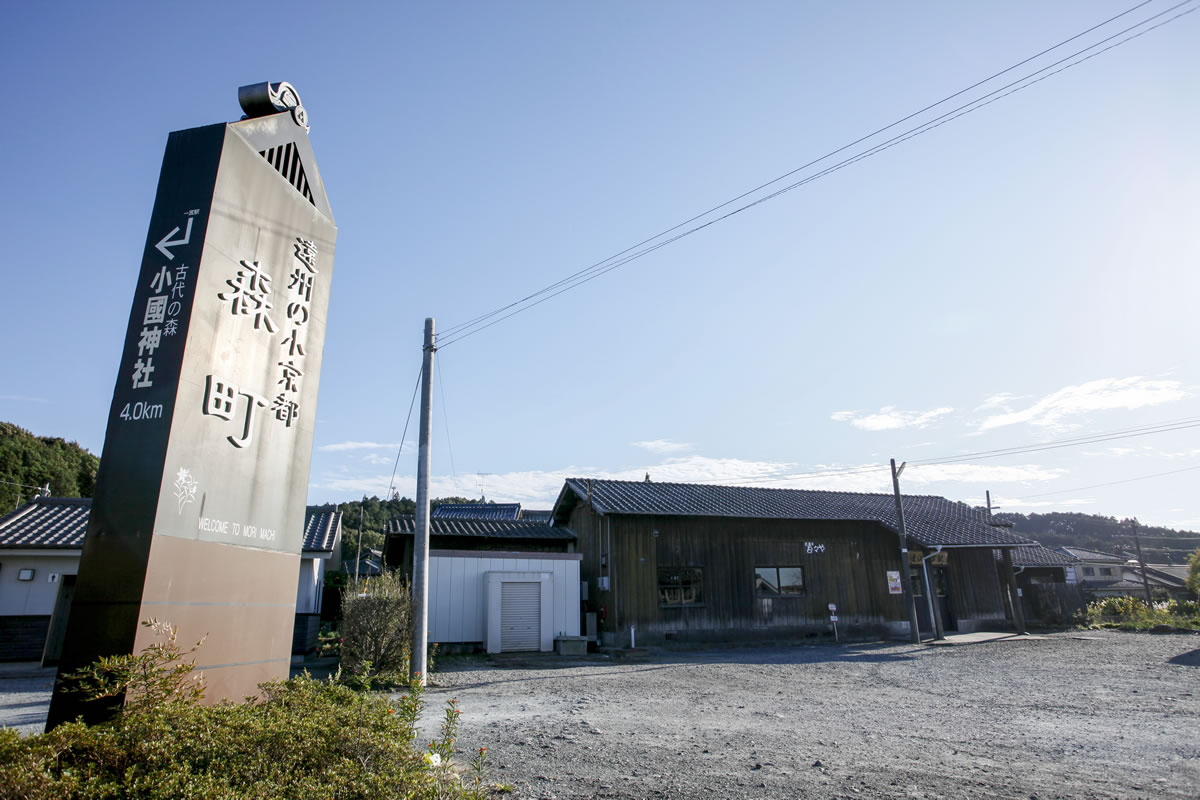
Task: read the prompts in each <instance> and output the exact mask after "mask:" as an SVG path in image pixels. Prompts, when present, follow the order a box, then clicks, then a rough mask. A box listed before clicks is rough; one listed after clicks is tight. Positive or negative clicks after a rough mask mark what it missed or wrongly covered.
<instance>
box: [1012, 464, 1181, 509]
mask: <svg viewBox="0 0 1200 800" xmlns="http://www.w3.org/2000/svg"><path fill="white" fill-rule="evenodd" d="M1197 469H1200V465H1196V466H1194V467H1184V468H1183V469H1173V470H1169V471H1167V472H1156V473H1154V474H1153V475H1139V476H1138V477H1136V478H1125V479H1124V480H1119V481H1109V482H1107V483H1093V484H1092V485H1090V486H1077V487H1075V488H1074V489H1057V490H1055V491H1053V492H1042V493H1041V494H1027V495H1025V496H1024V497H1017V498H1013V499H1010V500H1008V501H1007V502H1009V503H1020V502H1022V501H1025V500H1032V499H1034V498H1035V497H1049V496H1050V495H1054V494H1069V493H1070V492H1083V491H1086V490H1088V489H1099V488H1100V487H1102V486H1118V485H1120V484H1122V483H1133V482H1135V481H1145V480H1149V479H1150V478H1161V477H1163V476H1166V475H1178V474H1179V473H1181V472H1192V471H1193V470H1197Z"/></svg>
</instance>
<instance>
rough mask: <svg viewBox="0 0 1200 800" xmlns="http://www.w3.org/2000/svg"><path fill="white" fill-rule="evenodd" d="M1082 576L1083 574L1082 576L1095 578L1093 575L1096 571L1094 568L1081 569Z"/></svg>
mask: <svg viewBox="0 0 1200 800" xmlns="http://www.w3.org/2000/svg"><path fill="white" fill-rule="evenodd" d="M1083 574H1084V575H1088V576H1090V577H1095V575H1096V570H1095V568H1094V567H1084V568H1083Z"/></svg>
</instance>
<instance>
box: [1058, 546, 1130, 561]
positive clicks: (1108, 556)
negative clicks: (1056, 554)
mask: <svg viewBox="0 0 1200 800" xmlns="http://www.w3.org/2000/svg"><path fill="white" fill-rule="evenodd" d="M1058 549H1059V550H1060V551H1061V552H1063V553H1066V554H1067V555H1069V556H1073V557H1074V558H1075V559H1076V560H1078V561H1100V562H1103V563H1106V564H1124V563H1125V562H1126V561H1128V560H1129V559H1127V558H1125V557H1124V556H1115V555H1113V554H1112V553H1101V552H1099V551H1097V550H1084V549H1083V548H1082V547H1060V548H1058Z"/></svg>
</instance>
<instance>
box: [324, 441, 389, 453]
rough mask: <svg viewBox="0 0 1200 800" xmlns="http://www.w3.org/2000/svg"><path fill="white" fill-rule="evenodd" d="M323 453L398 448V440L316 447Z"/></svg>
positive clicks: (337, 443) (342, 443) (339, 443)
mask: <svg viewBox="0 0 1200 800" xmlns="http://www.w3.org/2000/svg"><path fill="white" fill-rule="evenodd" d="M317 449H318V450H320V451H321V452H323V453H340V452H343V451H346V450H398V449H400V443H399V442H336V443H334V444H323V445H321V446H320V447H318V448H317Z"/></svg>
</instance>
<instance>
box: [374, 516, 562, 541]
mask: <svg viewBox="0 0 1200 800" xmlns="http://www.w3.org/2000/svg"><path fill="white" fill-rule="evenodd" d="M416 529H417V521H416V518H415V517H413V516H411V515H407V514H406V515H404V516H399V517H392V519H391V520H389V521H388V528H387V532H388V533H397V534H411V533H413V532H414V531H415V530H416ZM429 533H430V534H431V535H434V536H482V537H490V538H494V539H574V538H575V534H574V533H572V532H571V531H570V530H568V529H567V528H563V527H554V528H552V527H550V526H549V525H547V524H546V523H544V522H528V521H526V520H520V519H507V520H506V519H434V518H433V517H432V516H431V517H430V518H429Z"/></svg>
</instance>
